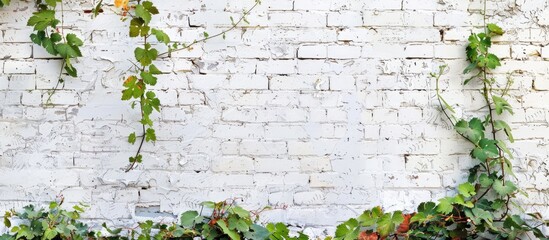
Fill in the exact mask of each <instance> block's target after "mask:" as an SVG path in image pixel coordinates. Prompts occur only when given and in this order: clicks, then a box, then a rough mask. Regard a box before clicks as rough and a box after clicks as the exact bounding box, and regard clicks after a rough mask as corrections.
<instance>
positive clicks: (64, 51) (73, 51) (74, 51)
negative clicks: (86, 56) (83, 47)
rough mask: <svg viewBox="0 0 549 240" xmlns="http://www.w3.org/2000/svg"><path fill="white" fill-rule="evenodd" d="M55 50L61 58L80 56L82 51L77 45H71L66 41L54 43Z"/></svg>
mask: <svg viewBox="0 0 549 240" xmlns="http://www.w3.org/2000/svg"><path fill="white" fill-rule="evenodd" d="M55 50H57V52H58V53H59V56H61V57H63V58H76V57H82V53H81V52H80V49H78V47H77V46H71V45H69V44H66V43H60V44H57V45H55Z"/></svg>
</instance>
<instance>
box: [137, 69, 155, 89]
mask: <svg viewBox="0 0 549 240" xmlns="http://www.w3.org/2000/svg"><path fill="white" fill-rule="evenodd" d="M140 75H141V78H142V79H143V82H144V83H146V84H149V85H151V86H154V85H156V80H157V78H156V77H155V76H153V75H152V73H150V72H141V74H140Z"/></svg>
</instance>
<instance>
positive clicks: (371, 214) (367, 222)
mask: <svg viewBox="0 0 549 240" xmlns="http://www.w3.org/2000/svg"><path fill="white" fill-rule="evenodd" d="M381 216H383V211H382V209H381V207H379V206H377V207H374V208H372V210H366V211H364V213H362V214H361V215H360V216H359V217H358V218H357V220H358V221H359V222H360V225H361V226H364V227H370V226H373V225H374V224H376V223H377V221H378V220H379V218H380V217H381Z"/></svg>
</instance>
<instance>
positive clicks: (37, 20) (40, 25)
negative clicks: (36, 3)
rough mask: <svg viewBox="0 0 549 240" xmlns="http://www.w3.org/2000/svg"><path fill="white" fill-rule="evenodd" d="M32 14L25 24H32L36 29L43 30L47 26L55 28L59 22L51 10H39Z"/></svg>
mask: <svg viewBox="0 0 549 240" xmlns="http://www.w3.org/2000/svg"><path fill="white" fill-rule="evenodd" d="M32 15H33V16H32V17H30V18H29V20H28V21H27V26H34V30H36V31H44V30H46V28H47V27H52V28H55V27H56V26H57V24H58V23H59V20H57V19H56V18H55V11H53V10H41V11H39V12H34V13H33V14H32Z"/></svg>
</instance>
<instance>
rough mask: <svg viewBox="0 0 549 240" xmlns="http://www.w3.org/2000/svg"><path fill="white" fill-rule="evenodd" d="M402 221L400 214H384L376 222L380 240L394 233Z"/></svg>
mask: <svg viewBox="0 0 549 240" xmlns="http://www.w3.org/2000/svg"><path fill="white" fill-rule="evenodd" d="M403 221H404V217H403V216H402V212H400V211H396V212H394V213H393V214H391V213H386V214H384V215H383V217H381V219H380V220H379V221H378V222H377V231H378V232H379V234H380V235H381V237H382V238H385V237H387V236H389V235H390V234H391V233H393V232H394V231H395V228H396V226H397V225H399V224H401V223H402V222H403Z"/></svg>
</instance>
